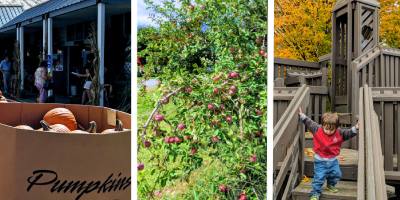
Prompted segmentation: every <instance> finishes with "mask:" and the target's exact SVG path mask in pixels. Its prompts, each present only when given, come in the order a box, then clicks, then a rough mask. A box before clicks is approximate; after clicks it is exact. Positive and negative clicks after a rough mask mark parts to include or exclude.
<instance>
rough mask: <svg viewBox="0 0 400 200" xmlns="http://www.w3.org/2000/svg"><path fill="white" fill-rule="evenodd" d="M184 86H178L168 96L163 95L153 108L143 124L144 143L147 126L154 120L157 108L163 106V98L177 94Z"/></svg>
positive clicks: (142, 136) (142, 135)
mask: <svg viewBox="0 0 400 200" xmlns="http://www.w3.org/2000/svg"><path fill="white" fill-rule="evenodd" d="M182 88H183V87H181V88H178V89H176V90H174V91H172V92H171V93H169V94H167V95H166V96H163V97H161V99H160V100H158V102H157V105H156V107H155V108H154V109H153V111H152V112H151V114H150V116H149V118H148V119H147V120H146V123H145V124H144V125H143V131H142V134H141V138H142V142H143V144H144V141H145V138H144V136H145V135H146V130H147V127H148V126H149V124H150V122H151V121H152V119H153V116H154V114H155V113H156V112H157V110H158V109H159V108H160V106H161V100H162V99H165V98H167V99H169V98H170V97H171V96H172V95H175V94H176V93H178V92H179V91H180V90H182Z"/></svg>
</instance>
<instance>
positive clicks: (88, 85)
mask: <svg viewBox="0 0 400 200" xmlns="http://www.w3.org/2000/svg"><path fill="white" fill-rule="evenodd" d="M71 74H73V75H75V76H77V77H79V78H85V83H84V84H83V93H82V104H83V105H84V104H86V98H87V99H88V103H89V104H91V103H93V99H94V96H93V93H92V81H93V77H94V69H93V58H92V57H89V58H88V63H86V65H85V72H84V73H83V74H79V73H75V72H72V73H71Z"/></svg>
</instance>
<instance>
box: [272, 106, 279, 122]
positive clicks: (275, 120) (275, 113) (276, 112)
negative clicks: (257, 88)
mask: <svg viewBox="0 0 400 200" xmlns="http://www.w3.org/2000/svg"><path fill="white" fill-rule="evenodd" d="M273 113H274V126H275V124H276V123H277V122H278V102H276V101H274V110H273Z"/></svg>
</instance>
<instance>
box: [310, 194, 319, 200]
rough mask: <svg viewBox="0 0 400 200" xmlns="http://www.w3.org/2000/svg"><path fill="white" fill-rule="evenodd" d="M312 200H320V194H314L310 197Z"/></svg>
mask: <svg viewBox="0 0 400 200" xmlns="http://www.w3.org/2000/svg"><path fill="white" fill-rule="evenodd" d="M310 200H319V195H316V194H313V195H312V196H311V197H310Z"/></svg>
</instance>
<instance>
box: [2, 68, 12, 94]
mask: <svg viewBox="0 0 400 200" xmlns="http://www.w3.org/2000/svg"><path fill="white" fill-rule="evenodd" d="M10 77H11V73H10V72H9V71H3V84H4V88H3V92H4V94H8V92H9V91H8V90H9V88H8V86H9V85H8V84H9V83H10Z"/></svg>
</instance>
